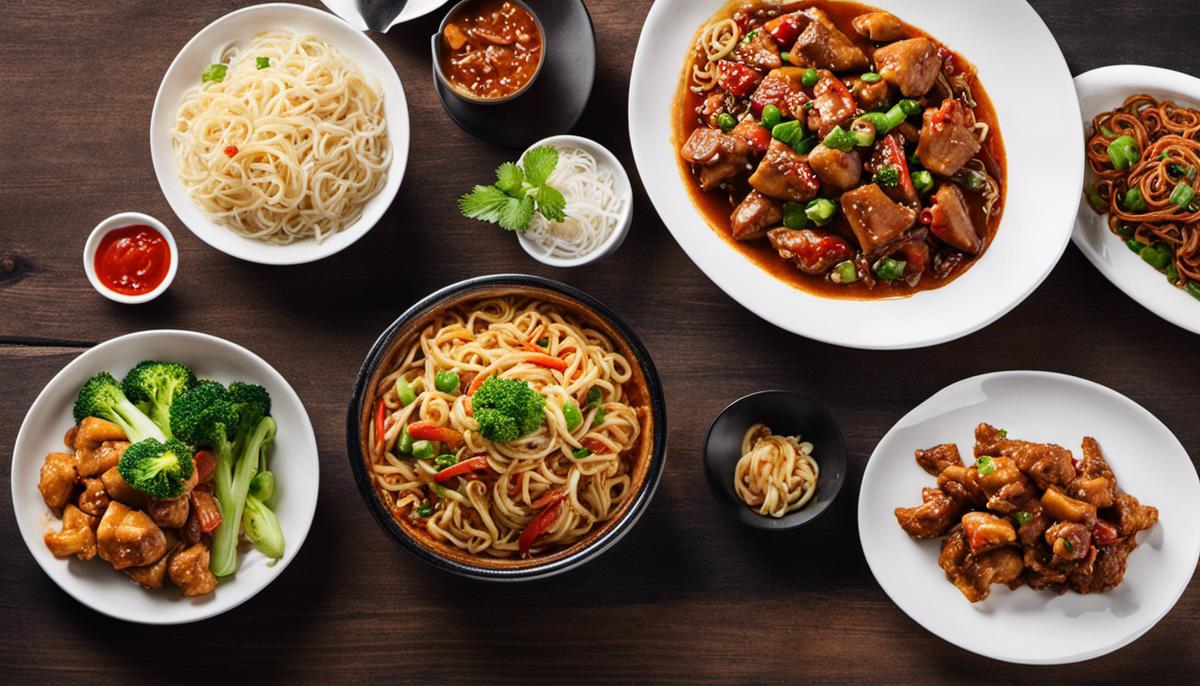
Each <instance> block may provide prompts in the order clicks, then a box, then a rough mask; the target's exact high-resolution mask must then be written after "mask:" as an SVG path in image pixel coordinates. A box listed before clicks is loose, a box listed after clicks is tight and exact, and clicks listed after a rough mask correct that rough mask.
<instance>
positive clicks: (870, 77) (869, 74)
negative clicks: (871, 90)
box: [859, 71, 883, 83]
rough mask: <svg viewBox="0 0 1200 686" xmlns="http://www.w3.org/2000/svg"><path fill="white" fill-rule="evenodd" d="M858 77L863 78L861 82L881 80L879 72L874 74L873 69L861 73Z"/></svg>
mask: <svg viewBox="0 0 1200 686" xmlns="http://www.w3.org/2000/svg"><path fill="white" fill-rule="evenodd" d="M859 78H861V79H862V80H863V83H879V82H880V81H882V80H883V77H882V76H880V75H879V74H876V73H875V72H873V71H869V72H867V73H865V74H863V75H862V76H860V77H859Z"/></svg>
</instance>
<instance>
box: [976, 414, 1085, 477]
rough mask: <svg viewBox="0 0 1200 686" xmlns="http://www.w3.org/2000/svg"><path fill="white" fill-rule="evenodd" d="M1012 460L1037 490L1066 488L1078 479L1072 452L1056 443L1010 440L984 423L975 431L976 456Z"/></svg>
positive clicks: (1003, 433) (998, 430) (1004, 434)
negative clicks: (1057, 487)
mask: <svg viewBox="0 0 1200 686" xmlns="http://www.w3.org/2000/svg"><path fill="white" fill-rule="evenodd" d="M984 455H990V456H992V457H1010V458H1012V459H1013V461H1015V462H1016V463H1017V468H1018V469H1020V470H1021V471H1022V472H1023V473H1025V475H1026V476H1028V477H1029V478H1030V479H1032V480H1033V482H1034V483H1035V484H1036V485H1037V487H1038V488H1041V489H1045V488H1047V487H1049V486H1060V487H1065V486H1066V485H1067V484H1069V483H1071V481H1072V480H1073V479H1074V478H1075V463H1074V460H1073V457H1072V455H1071V451H1070V450H1067V449H1066V448H1064V447H1062V446H1060V445H1055V444H1053V443H1031V442H1029V441H1017V440H1013V439H1010V438H1007V435H1006V433H1005V432H1002V431H1001V430H1000V429H997V428H996V427H994V426H992V425H991V424H987V423H983V424H980V425H979V426H978V427H976V429H975V457H977V458H978V457H982V456H984Z"/></svg>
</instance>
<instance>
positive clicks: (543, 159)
mask: <svg viewBox="0 0 1200 686" xmlns="http://www.w3.org/2000/svg"><path fill="white" fill-rule="evenodd" d="M556 166H558V150H556V149H554V148H553V147H550V146H548V145H544V146H542V147H540V148H534V149H533V150H530V151H529V152H527V153H526V154H525V159H524V160H522V164H520V165H518V164H514V163H512V162H505V163H504V164H502V165H500V166H499V167H497V168H496V183H494V184H492V185H490V186H475V188H473V189H472V190H471V192H470V193H467V194H466V195H464V196H462V197H461V198H459V199H458V209H459V211H461V212H462V213H463V216H464V217H467V218H468V219H478V220H479V221H485V222H491V223H493V224H499V225H500V226H501V227H503V228H505V229H508V230H509V231H524V230H525V229H527V228H529V222H530V221H532V220H533V215H534V212H537V213H539V214H541V215H542V216H543V217H545V218H546V219H549V220H550V221H556V222H561V221H563V220H564V219H566V216H567V215H566V207H567V201H566V200H565V199H564V198H563V195H562V193H560V192H559V191H558V189H556V188H554V187H552V186H550V185H549V184H547V183H546V181H547V180H548V179H549V178H550V174H551V173H552V172H553V171H554V168H555V167H556Z"/></svg>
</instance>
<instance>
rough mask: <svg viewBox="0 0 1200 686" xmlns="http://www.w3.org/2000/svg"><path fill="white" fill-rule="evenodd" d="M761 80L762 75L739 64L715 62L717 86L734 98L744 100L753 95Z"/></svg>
mask: <svg viewBox="0 0 1200 686" xmlns="http://www.w3.org/2000/svg"><path fill="white" fill-rule="evenodd" d="M762 79H763V75H762V74H760V73H759V72H758V70H756V69H754V68H753V67H748V66H746V65H744V64H741V63H740V62H731V61H729V60H721V61H720V62H717V84H719V85H720V86H721V90H724V91H725V92H726V93H729V94H730V95H732V96H733V97H735V98H744V97H747V96H748V95H750V94H751V93H753V92H754V89H755V88H757V87H758V82H759V81H762Z"/></svg>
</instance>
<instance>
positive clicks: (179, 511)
mask: <svg viewBox="0 0 1200 686" xmlns="http://www.w3.org/2000/svg"><path fill="white" fill-rule="evenodd" d="M198 479H199V477H198V475H197V474H196V472H195V471H193V472H192V475H191V476H190V477H188V480H187V481H186V482H184V485H183V493H181V494H179V495H178V496H177V497H174V498H165V499H161V500H158V499H156V500H151V501H150V502H149V503H148V504H147V505H146V514H148V515H150V519H153V520H154V523H155V524H157V525H159V526H161V527H165V528H171V529H178V528H179V527H181V526H183V525H184V523H186V522H187V519H188V512H190V511H191V496H192V489H193V488H195V487H196V482H197V481H198Z"/></svg>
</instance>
